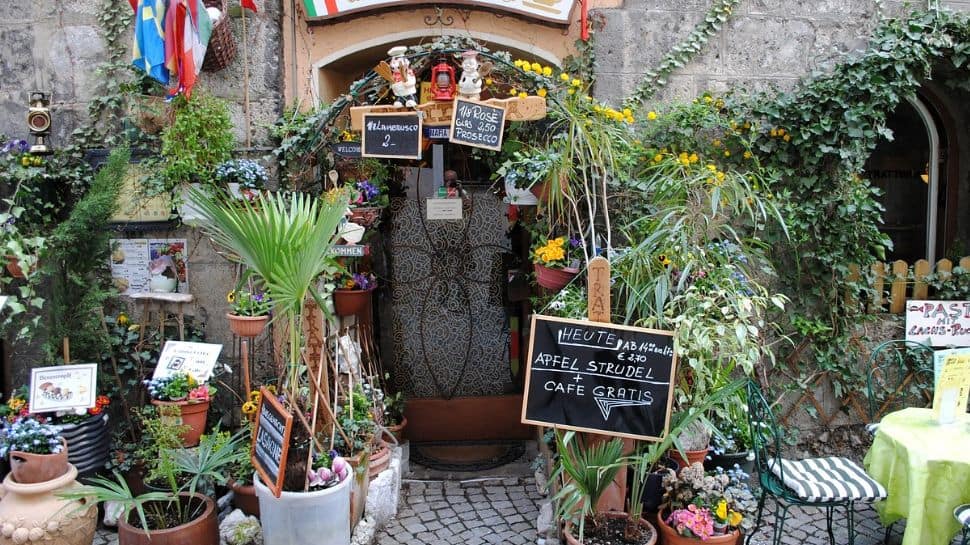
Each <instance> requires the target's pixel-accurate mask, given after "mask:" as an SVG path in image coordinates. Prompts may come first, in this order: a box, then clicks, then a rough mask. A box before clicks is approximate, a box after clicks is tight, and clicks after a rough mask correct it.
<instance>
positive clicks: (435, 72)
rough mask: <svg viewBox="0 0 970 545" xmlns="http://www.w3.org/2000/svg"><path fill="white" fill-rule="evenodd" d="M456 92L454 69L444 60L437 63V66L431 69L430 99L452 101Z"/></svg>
mask: <svg viewBox="0 0 970 545" xmlns="http://www.w3.org/2000/svg"><path fill="white" fill-rule="evenodd" d="M456 90H457V84H456V83H455V69H454V68H452V67H451V65H450V64H448V62H447V61H445V60H444V59H442V60H440V61H438V64H436V65H434V66H433V67H431V98H433V99H434V100H452V99H454V98H455V91H456Z"/></svg>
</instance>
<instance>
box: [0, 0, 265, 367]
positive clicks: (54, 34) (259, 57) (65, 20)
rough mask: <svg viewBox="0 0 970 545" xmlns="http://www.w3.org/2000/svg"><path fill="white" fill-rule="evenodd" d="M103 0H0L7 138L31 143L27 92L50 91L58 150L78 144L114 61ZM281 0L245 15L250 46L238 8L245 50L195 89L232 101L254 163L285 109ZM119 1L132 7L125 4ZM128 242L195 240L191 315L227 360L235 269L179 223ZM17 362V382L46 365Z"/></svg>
mask: <svg viewBox="0 0 970 545" xmlns="http://www.w3.org/2000/svg"><path fill="white" fill-rule="evenodd" d="M105 1H108V0H72V1H70V2H65V1H63V0H36V1H32V2H10V1H3V2H0V134H5V135H8V136H11V137H13V136H17V137H26V136H27V134H28V133H27V130H26V125H25V118H26V114H27V93H28V92H30V91H35V90H36V91H44V92H50V93H53V97H52V98H53V101H52V105H51V106H52V115H53V134H52V138H51V145H52V146H53V147H65V146H67V145H69V144H70V143H71V142H70V140H69V136H70V134H71V132H72V131H73V130H74V129H75V128H77V127H79V126H81V125H82V124H83V123H85V122H86V120H87V106H88V102H89V101H90V100H91V99H92V98H93V96H94V93H95V92H97V78H98V74H97V72H96V68H97V67H98V66H99V65H100V64H101V63H103V62H104V61H105V60H106V58H107V51H106V48H105V44H104V43H103V39H102V30H101V28H100V26H99V24H98V21H97V14H98V11H99V9H100V6H101V5H102V3H103V2H105ZM281 2H282V0H258V1H257V2H256V3H257V5H258V7H259V13H258V14H256V15H255V16H254V15H252V14H251V13H250V12H247V14H246V16H247V26H248V29H247V30H248V40H247V42H246V43H243V40H242V24H241V20H240V18H239V14H238V8H237V9H236V10H235V14H234V16H233V17H232V21H231V24H232V26H233V33H234V35H235V38H236V43H237V45H238V50H237V55H236V58H235V60H234V61H233V62H232V63H231V64H230V66H229V67H228V68H226V69H225V70H222V71H220V72H215V73H209V72H203V73H202V75H201V76H200V78H199V83H198V86H197V88H202V89H205V90H207V91H209V92H211V93H213V94H215V95H217V96H220V97H223V98H225V99H227V100H229V102H230V110H231V113H232V118H233V126H234V128H235V133H236V138H237V142H238V144H237V149H238V154H239V155H240V156H247V157H250V158H253V159H261V158H263V157H264V156H265V155H267V154H268V152H269V150H270V149H272V146H273V143H272V142H271V140H270V137H269V131H268V127H270V126H271V125H272V124H273V122H274V121H275V120H276V119H277V118H278V117H279V115H280V113H281V111H282V108H283V99H282V93H281V89H282V75H281V71H280V68H279V65H280V62H281V61H280V59H281V48H280V43H281V37H280V33H281V28H282V22H281V21H282V12H281ZM115 3H116V4H119V5H121V6H123V8H124V9H128V7H127V2H125V1H123V0H122V1H120V2H118V1H115ZM230 6H238V2H235V1H233V2H230ZM230 13H232V10H230ZM132 39H133V30H132V31H131V32H129V33H128V34H127V36H126V38H125V43H131V41H132ZM244 50H246V51H247V52H248V56H249V59H248V61H249V66H250V70H249V99H250V104H251V107H250V111H251V128H252V146H251V148H250V149H244V147H245V130H246V129H245V127H246V122H245V120H246V116H245V114H244V108H243V102H244V99H243V97H244V76H243V58H244ZM0 182H4V181H2V180H0ZM122 236H130V237H157V238H160V237H168V238H186V239H188V241H189V245H190V256H189V259H190V261H189V267H190V271H189V275H190V289H191V292H192V293H193V294H194V295H195V298H196V303H195V304H194V305H192V308H191V309H187V311H186V313H187V314H193V315H195V316H198V317H200V318H202V319H203V320H205V321H206V332H207V336H208V339H209V340H210V342H217V343H226V344H225V348H224V350H225V352H224V354H226V355H230V354H231V353H232V346H231V341H230V338H231V336H230V334H229V331H228V325H227V323H226V319H225V318H224V313H225V311H226V309H227V306H226V300H225V296H226V292H227V291H228V290H229V289H231V287H232V286H233V285H234V284H233V281H234V278H235V271H234V268H233V267H232V266H231V265H230V264H229V263H228V262H227V261H226V260H225V259H223V258H222V257H220V256H219V255H218V254H216V253H215V251H214V249H213V248H212V245H211V244H210V243H209V241H208V240H207V239H205V238H204V237H202V236H201V234H200V233H199V232H198V230H196V229H192V228H187V227H180V228H177V227H176V225H174V224H173V226H172V230H170V231H168V232H152V233H140V234H130V235H122ZM136 318H137V316H136ZM263 338H264V339H265V336H264V337H263ZM264 343H265V344H269V343H268V342H267V341H264ZM258 348H259V350H258V353H259V354H261V355H263V356H265V354H266V353H267V350H266V348H267V347H265V346H260V347H258ZM10 356H11V359H12V361H13V367H14V372H13V376H12V378H13V384H15V385H16V384H20V383H21V382H22V381H23V380H25V379H26V377H27V370H28V369H29V368H30V367H33V366H36V365H38V364H39V363H40V356H39V354H38V353H37V351H36V350H34V349H31V348H29V347H24V346H14V347H13V353H12V354H10Z"/></svg>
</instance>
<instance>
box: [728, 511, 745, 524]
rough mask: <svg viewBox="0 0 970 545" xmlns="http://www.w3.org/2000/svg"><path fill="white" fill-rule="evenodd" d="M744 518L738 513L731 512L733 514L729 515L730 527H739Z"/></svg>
mask: <svg viewBox="0 0 970 545" xmlns="http://www.w3.org/2000/svg"><path fill="white" fill-rule="evenodd" d="M743 518H744V517H743V516H741V513H738V512H737V511H731V513H730V514H729V515H728V518H727V521H728V524H729V525H731V526H737V525H738V524H741V520H742V519H743Z"/></svg>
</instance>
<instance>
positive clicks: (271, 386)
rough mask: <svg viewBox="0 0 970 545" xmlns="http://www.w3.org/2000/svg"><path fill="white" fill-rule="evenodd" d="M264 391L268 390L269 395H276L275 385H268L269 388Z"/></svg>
mask: <svg viewBox="0 0 970 545" xmlns="http://www.w3.org/2000/svg"><path fill="white" fill-rule="evenodd" d="M266 390H268V391H269V393H271V394H273V395H276V385H275V384H270V385H269V386H267V387H266Z"/></svg>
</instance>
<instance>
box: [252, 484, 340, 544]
mask: <svg viewBox="0 0 970 545" xmlns="http://www.w3.org/2000/svg"><path fill="white" fill-rule="evenodd" d="M352 479H353V475H349V476H348V477H347V478H346V479H344V480H343V481H342V482H341V483H340V484H338V485H337V486H334V487H332V488H327V489H325V490H318V491H316V492H286V491H284V492H282V493H281V494H280V497H279V498H277V497H275V496H273V493H272V492H270V490H269V488H266V486H265V485H263V482H262V481H261V480H260V478H259V474H254V475H253V483H254V486H255V487H256V497H257V498H258V499H259V521H260V523H261V524H262V525H263V542H264V543H267V544H269V543H272V544H273V545H349V543H350V485H351V480H352Z"/></svg>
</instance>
